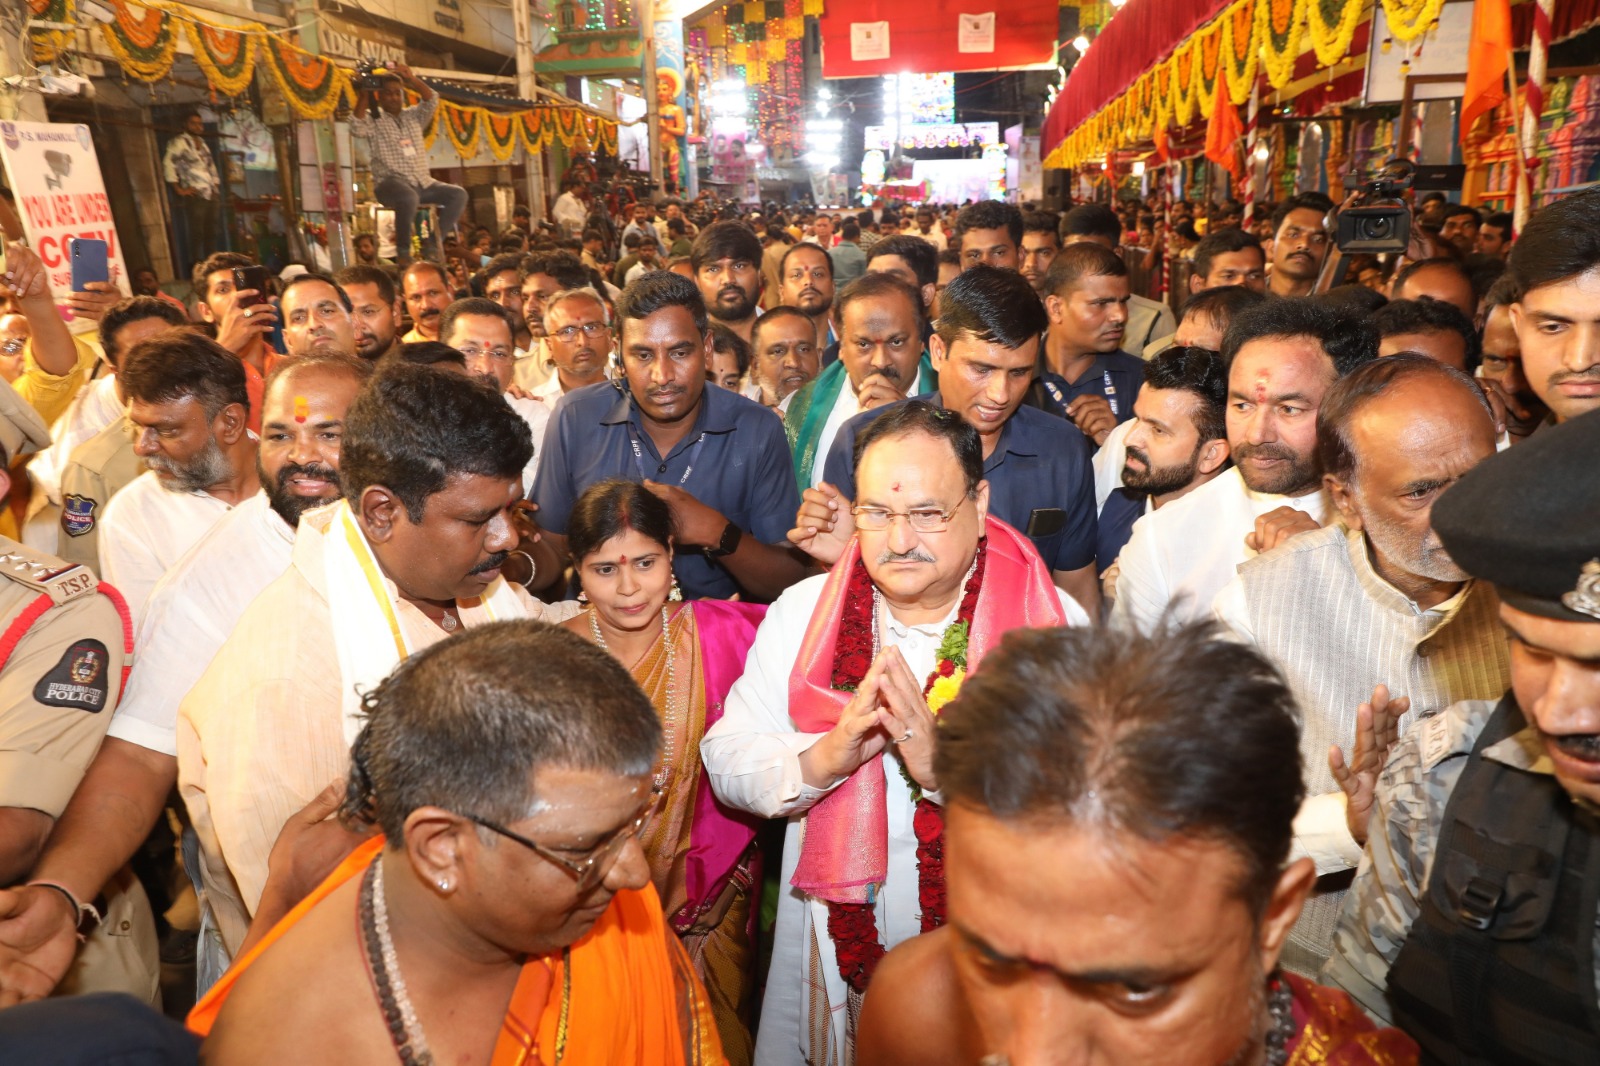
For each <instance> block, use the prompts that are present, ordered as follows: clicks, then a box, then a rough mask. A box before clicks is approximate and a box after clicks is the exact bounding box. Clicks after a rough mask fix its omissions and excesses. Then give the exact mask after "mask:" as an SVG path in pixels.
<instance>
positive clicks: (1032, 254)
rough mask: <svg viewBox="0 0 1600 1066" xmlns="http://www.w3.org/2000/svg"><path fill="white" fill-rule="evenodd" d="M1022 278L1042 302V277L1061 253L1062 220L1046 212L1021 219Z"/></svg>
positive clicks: (1035, 213) (1035, 212)
mask: <svg viewBox="0 0 1600 1066" xmlns="http://www.w3.org/2000/svg"><path fill="white" fill-rule="evenodd" d="M1021 254H1022V266H1021V267H1020V268H1019V269H1020V270H1021V271H1022V276H1023V277H1025V278H1027V279H1028V284H1029V285H1032V286H1033V290H1034V291H1035V292H1037V293H1038V294H1039V299H1041V300H1042V299H1044V298H1045V296H1046V295H1047V294H1048V290H1047V289H1046V288H1045V282H1044V279H1045V275H1047V274H1049V273H1050V264H1051V263H1054V262H1055V261H1056V256H1058V255H1060V254H1061V220H1060V219H1059V218H1057V217H1056V216H1055V214H1054V213H1052V212H1049V211H1030V212H1028V213H1027V214H1025V215H1023V216H1022V251H1021Z"/></svg>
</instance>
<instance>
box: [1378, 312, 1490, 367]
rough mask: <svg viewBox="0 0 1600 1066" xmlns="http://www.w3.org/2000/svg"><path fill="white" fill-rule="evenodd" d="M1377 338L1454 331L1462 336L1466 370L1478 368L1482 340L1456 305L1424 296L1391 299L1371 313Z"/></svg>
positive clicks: (1469, 320)
mask: <svg viewBox="0 0 1600 1066" xmlns="http://www.w3.org/2000/svg"><path fill="white" fill-rule="evenodd" d="M1372 324H1373V325H1375V326H1377V327H1378V339H1379V340H1382V339H1383V338H1385V337H1393V336H1395V335H1396V334H1398V333H1455V334H1457V335H1458V336H1460V338H1461V344H1462V352H1463V354H1464V357H1465V360H1466V370H1467V373H1469V374H1470V373H1471V372H1472V371H1474V370H1476V369H1477V368H1478V363H1479V362H1480V361H1481V359H1482V342H1481V341H1480V340H1479V339H1478V330H1477V328H1476V327H1475V326H1473V324H1472V320H1471V319H1470V318H1468V317H1467V316H1466V315H1464V314H1462V313H1461V308H1459V307H1457V306H1456V305H1455V304H1447V303H1445V302H1444V301H1443V300H1435V299H1433V298H1431V297H1428V296H1424V297H1422V298H1421V299H1419V300H1390V301H1389V303H1388V304H1387V305H1386V306H1384V307H1383V308H1381V309H1379V310H1378V311H1377V312H1376V313H1375V314H1374V315H1373V316H1372Z"/></svg>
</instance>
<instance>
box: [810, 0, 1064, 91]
mask: <svg viewBox="0 0 1600 1066" xmlns="http://www.w3.org/2000/svg"><path fill="white" fill-rule="evenodd" d="M1058 4H1059V0H1004V2H1002V0H854V2H852V3H830V4H829V5H828V6H827V11H826V14H824V15H823V16H822V18H821V20H820V27H821V30H822V76H823V77H825V78H865V77H871V76H873V75H878V74H936V73H939V72H942V71H947V70H996V69H998V68H1000V67H1020V66H1028V65H1030V64H1036V63H1050V62H1054V60H1055V49H1056V25H1057V20H1058V18H1059V15H1058V12H1059V6H1058Z"/></svg>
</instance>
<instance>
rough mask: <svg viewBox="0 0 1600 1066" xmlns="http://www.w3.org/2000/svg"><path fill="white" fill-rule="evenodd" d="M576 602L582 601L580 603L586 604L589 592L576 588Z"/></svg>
mask: <svg viewBox="0 0 1600 1066" xmlns="http://www.w3.org/2000/svg"><path fill="white" fill-rule="evenodd" d="M578 602H579V603H582V604H587V603H588V602H589V594H588V593H587V592H585V591H583V590H582V589H579V590H578Z"/></svg>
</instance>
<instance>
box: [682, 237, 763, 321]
mask: <svg viewBox="0 0 1600 1066" xmlns="http://www.w3.org/2000/svg"><path fill="white" fill-rule="evenodd" d="M689 261H690V263H692V264H693V266H694V280H695V284H697V285H699V286H700V296H701V298H702V299H704V300H705V302H706V312H707V313H708V314H709V315H710V316H711V317H712V319H714V320H715V321H717V322H721V323H722V324H723V325H724V326H727V327H728V328H729V329H731V330H733V331H734V332H735V333H737V334H738V335H739V336H740V337H741V338H742V339H743V340H744V342H745V343H746V344H749V343H750V330H751V328H752V327H753V326H755V324H756V308H757V303H758V301H759V300H760V298H761V241H760V240H758V239H757V238H756V235H755V233H754V231H752V230H751V229H750V227H749V226H746V225H745V224H744V223H743V222H731V221H726V222H714V223H712V224H711V225H709V226H707V227H706V228H705V229H703V230H701V231H700V236H698V237H696V238H695V239H694V251H693V252H692V253H690V255H689Z"/></svg>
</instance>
